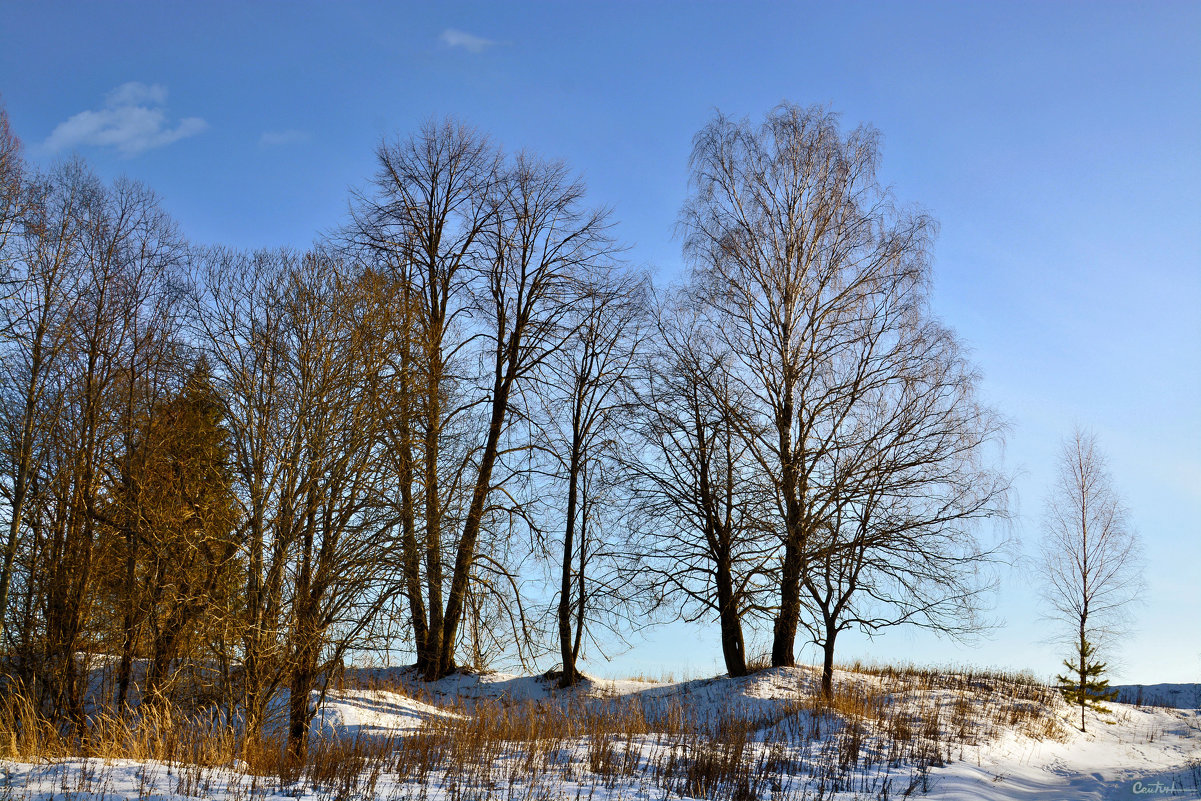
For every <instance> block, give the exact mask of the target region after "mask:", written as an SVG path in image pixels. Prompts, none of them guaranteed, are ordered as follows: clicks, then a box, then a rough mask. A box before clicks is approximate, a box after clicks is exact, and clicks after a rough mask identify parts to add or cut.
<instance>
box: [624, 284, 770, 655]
mask: <svg viewBox="0 0 1201 801" xmlns="http://www.w3.org/2000/svg"><path fill="white" fill-rule="evenodd" d="M657 333H658V340H657V343H656V344H657V346H658V348H659V351H660V352H658V353H655V354H653V356H652V357H651V358H650V359H649V360H648V361H647V364H646V374H645V376H644V377H643V379H642V385H641V387H640V390H639V391H640V401H641V403H640V406H639V411H638V416H637V422H636V424H635V425H636V431H637V437H638V438H639V439H640V440H641V445H640V447H637V448H635V449H634V450H633V452H632V454H631V458H630V459H629V460H628V461H627V473H628V476H629V477H630V480H631V483H632V487H631V492H632V493H633V499H634V508H635V510H636V513H637V515H638V516H639V518H641V525H640V528H641V529H642V530H643V531H644V532H645V534H646V536H647V537H648V539H649V542H648V544H647V545H646V546H645V547H644V549H643V550H645V551H646V552H647V553H648V554H654V556H653V557H651V558H649V559H648V564H647V568H646V570H647V577H648V578H649V579H650V580H651V581H652V582H653V583H654V585H655V586H656V588H657V589H656V592H657V594H658V596H659V597H660V598H661V599H662V600H663V601H664V602H671V603H674V604H675V605H676V606H678V608H679V609H680V613H681V614H682V615H683V617H684V619H686V620H689V621H694V620H698V619H700V618H701V617H702V616H706V615H710V614H714V615H716V616H717V619H718V622H719V625H720V629H721V644H722V655H723V658H724V659H725V664H726V670H727V672H728V673H729V674H730V675H731V676H741V675H744V674H745V673H746V672H747V655H746V645H745V640H744V636H743V618H744V617H745V616H747V615H749V614H761V613H763V612H765V611H766V609H765V607H764V606H763V594H764V592H765V590H766V589H768V587H769V586H770V582H769V579H770V578H771V573H770V567H769V561H770V560H771V558H772V555H773V550H774V549H773V545H772V542H771V539H772V538H771V524H770V517H769V512H770V509H771V495H772V492H771V485H770V483H767V482H764V480H763V476H762V474H761V473H760V472H759V470H758V465H757V464H756V461H755V459H754V457H753V455H752V453H751V449H750V447H749V446H748V445H747V444H746V440H745V438H744V437H743V436H742V433H743V432H744V431H745V430H746V428H747V425H748V424H747V422H746V421H745V420H744V419H742V417H741V409H742V408H743V401H742V396H741V395H740V394H739V389H738V387H737V385H736V384H735V383H734V382H733V381H732V380H731V379H730V375H729V366H730V360H731V358H732V357H731V355H730V354H729V353H727V352H724V351H723V350H722V348H721V347H720V343H719V342H717V341H715V338H714V337H713V335H712V331H710V330H708V329H707V328H706V327H705V326H703V325H701V324H700V321H698V319H697V317H696V314H695V308H694V307H693V306H692V304H691V303H690V302H689V301H688V300H687V299H686V298H679V299H676V302H674V303H670V304H668V305H667V308H666V309H664V310H663V311H662V312H661V313H660V317H659V320H658V330H657ZM656 557H657V558H656Z"/></svg>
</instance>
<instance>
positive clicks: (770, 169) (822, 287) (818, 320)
mask: <svg viewBox="0 0 1201 801" xmlns="http://www.w3.org/2000/svg"><path fill="white" fill-rule="evenodd" d="M878 141H879V134H878V133H877V132H876V131H875V130H874V129H871V128H867V127H861V128H858V129H855V130H853V131H851V132H850V133H849V134H847V135H845V136H844V135H843V134H842V133H841V132H840V130H839V127H838V121H837V118H836V116H835V115H833V114H831V113H829V112H828V111H826V110H825V109H822V108H818V107H812V108H800V107H798V106H794V105H791V104H787V103H786V104H782V105H780V106H778V107H777V108H775V109H774V110H772V111H771V112H770V113H769V114H768V115H767V117H766V118H765V120H764V121H763V123H762V124H761V125H759V126H757V127H755V126H752V125H751V124H750V123H749V122H746V121H742V122H738V121H734V120H731V119H729V118H727V117H725V116H722V115H720V114H719V115H718V116H717V117H716V118H715V119H714V120H713V121H712V122H711V123H710V124H709V125H708V126H706V127H705V128H704V129H703V130H702V131H701V132H700V133H699V134H697V136H696V138H695V140H694V143H693V152H692V160H691V164H692V184H693V194H692V196H691V198H690V199H689V200H688V202H687V204H686V205H685V207H684V212H683V227H684V230H685V234H686V239H685V252H686V253H687V254H688V255H689V257H690V258H691V260H692V263H693V273H694V286H695V290H694V292H695V293H696V294H697V296H698V298H700V299H701V300H702V301H703V303H704V304H705V305H706V306H707V308H708V314H709V315H710V317H711V319H712V326H713V329H714V330H715V331H716V332H717V335H718V336H720V337H721V338H722V340H723V341H724V342H725V344H726V346H727V348H728V350H729V352H730V354H731V355H732V356H733V357H734V358H735V359H736V360H737V361H736V363H733V364H731V368H732V369H731V377H732V380H734V381H736V382H738V384H739V385H740V395H741V396H742V401H743V402H744V403H745V404H747V406H746V410H747V416H748V418H749V419H750V422H751V425H750V426H749V427H748V429H747V431H746V437H747V441H748V443H749V444H750V446H751V447H752V452H753V454H754V456H755V458H756V459H757V460H758V462H759V463H760V469H761V471H762V472H763V474H764V475H766V476H770V477H771V480H772V481H773V483H774V486H775V492H776V493H777V497H778V508H779V520H778V525H777V526H776V528H777V530H778V531H779V532H780V550H781V556H780V560H779V570H778V578H779V602H778V608H777V612H776V617H775V623H774V639H773V644H772V664H773V665H777V666H779V665H792V664H794V660H795V654H794V645H795V640H796V635H797V627H798V625H799V621H800V614H801V591H802V580H803V577H804V576H805V574H806V572H807V571H808V569H809V560H810V558H811V555H812V551H813V549H814V548H815V543H814V539H815V537H816V536H817V532H819V531H820V530H822V526H824V525H825V524H826V521H827V519H828V518H829V516H830V514H831V512H832V510H833V506H834V504H835V499H836V497H837V492H836V490H837V489H838V484H839V482H840V477H839V476H840V471H839V469H838V464H837V461H836V457H835V455H834V454H835V451H836V449H837V444H838V441H839V439H840V437H842V436H843V433H844V426H843V423H844V421H845V420H846V418H847V415H848V414H849V413H850V412H851V411H852V410H853V409H854V408H855V404H854V403H853V402H850V400H851V399H853V398H855V397H857V396H858V395H860V394H861V392H860V382H861V381H862V379H863V375H864V372H865V364H864V362H863V358H864V357H866V358H867V359H868V360H869V361H875V360H878V359H879V358H880V357H879V356H878V353H877V351H875V350H873V349H870V348H864V342H863V337H864V336H865V335H870V333H872V332H879V331H881V330H884V331H886V330H887V327H886V326H885V327H884V328H880V327H878V326H876V327H872V326H867V327H865V326H864V325H863V324H862V322H863V320H864V319H865V318H869V317H872V316H878V319H880V320H882V321H887V320H899V319H901V318H902V315H901V314H899V313H898V307H899V306H901V305H904V304H907V303H912V302H913V299H914V298H915V296H916V295H918V294H920V290H921V288H922V287H923V286H924V285H925V283H926V282H927V279H928V274H929V263H928V262H929V259H928V250H929V245H930V242H931V240H932V238H933V234H934V223H933V221H932V220H931V219H930V218H929V217H927V216H926V215H925V214H922V213H920V212H918V211H912V210H905V209H901V208H898V207H897V206H896V204H895V203H894V202H893V199H892V196H891V194H890V192H889V191H888V190H887V189H886V188H885V187H883V186H882V185H881V184H880V182H879V179H878V177H877V164H878V161H879V154H878ZM734 368H737V369H734ZM869 372H870V371H869Z"/></svg>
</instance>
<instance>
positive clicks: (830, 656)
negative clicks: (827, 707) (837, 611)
mask: <svg viewBox="0 0 1201 801" xmlns="http://www.w3.org/2000/svg"><path fill="white" fill-rule="evenodd" d="M837 637H838V628H837V627H836V626H834V625H833V624H832V622H831V621H826V639H825V642H823V643H822V698H824V699H825V700H826V701H827V702H829V700H830V699H831V698H833V697H834V640H835V639H836V638H837Z"/></svg>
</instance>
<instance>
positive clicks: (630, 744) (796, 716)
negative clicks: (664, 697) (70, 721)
mask: <svg viewBox="0 0 1201 801" xmlns="http://www.w3.org/2000/svg"><path fill="white" fill-rule="evenodd" d="M782 675H783V674H782ZM788 675H792V674H788ZM795 676H796V691H795V693H793V694H791V695H790V697H788V698H787V699H782V700H781V701H780V702H779V703H777V704H775V705H774V706H771V707H770V711H768V712H762V711H761V712H760V713H758V714H755V715H750V714H747V713H746V712H745V710H743V709H740V708H737V707H734V706H731V707H730V708H729V709H727V710H725V711H724V712H723V713H721V714H719V715H718V716H717V718H716V719H714V718H713V717H712V715H710V714H708V713H707V711H706V710H698V709H697V708H696V707H695V706H689V704H688V703H687V702H682V701H681V700H679V699H677V700H674V701H669V702H666V703H664V702H662V701H661V700H657V701H656V702H655V703H648V702H647V699H645V698H639V697H638V696H631V697H621V698H615V697H584V696H579V695H573V696H556V697H555V698H554V700H548V701H537V702H524V703H505V702H502V701H499V700H493V701H476V702H474V703H472V704H471V705H470V707H468V706H467V705H466V704H463V703H459V704H451V705H447V704H442V705H441V706H440V710H441V714H439V715H435V716H433V717H432V718H431V719H429V720H428V721H427V722H426V723H425V724H424V725H423V726H422V727H421V728H420V729H418V730H416V731H413V732H404V733H377V734H371V735H359V736H351V737H341V738H333V739H320V738H314V739H313V741H312V743H311V745H310V748H309V750H308V753H307V754H306V757H305V759H304V760H303V761H297V760H294V759H289V758H288V756H287V754H286V751H285V749H284V748H283V743H282V742H280V741H279V740H275V739H270V738H268V739H264V740H256V741H253V742H248V741H245V740H244V739H242V738H240V737H238V736H237V734H236V729H235V728H234V727H231V726H229V725H226V723H225V722H224V721H223V720H221V719H219V718H218V717H216V716H213V715H209V714H205V713H203V712H193V713H188V714H185V713H184V712H183V711H181V710H179V709H178V708H172V707H167V706H159V707H151V708H146V709H142V710H138V711H137V712H136V713H135V714H128V715H124V716H121V715H115V714H99V715H95V716H93V717H92V718H90V719H89V721H88V726H87V727H86V730H85V731H83V732H82V733H80V732H76V731H73V730H71V729H63V728H59V727H57V726H55V725H54V724H53V723H51V722H50V721H48V720H46V719H44V718H43V717H42V716H41V715H40V714H39V711H38V709H37V707H36V705H34V704H33V703H32V702H31V701H30V700H29V699H28V698H27V697H26V696H24V695H23V694H21V693H19V692H15V691H12V690H10V691H9V692H8V693H7V694H6V695H5V696H3V697H2V698H0V756H3V757H4V758H7V759H10V760H18V761H39V760H47V759H67V758H74V759H76V760H78V759H83V760H85V762H84V763H83V764H85V765H86V764H89V763H87V760H93V763H91V764H93V765H95V764H96V762H95V761H97V760H98V761H99V762H100V763H101V764H102V763H103V762H104V761H105V760H111V759H117V758H122V759H134V760H140V761H145V762H147V763H148V764H151V763H153V764H157V765H163V766H166V770H167V773H168V774H169V775H170V776H171V777H172V781H174V782H175V783H176V788H175V789H178V791H179V792H181V793H183V794H186V795H191V796H201V797H203V796H205V795H206V794H207V793H206V789H210V790H211V788H212V787H213V786H215V783H220V782H224V785H223V786H224V787H226V792H227V794H230V795H231V798H239V797H241V795H239V794H241V793H243V792H245V793H246V796H245V797H246V798H251V797H253V796H254V795H255V793H261V792H264V791H267V790H270V789H272V788H274V789H275V790H278V791H281V792H282V791H284V790H285V789H287V791H288V792H295V791H300V790H304V791H311V792H313V793H314V794H316V795H317V797H318V798H320V799H327V800H328V801H334V800H335V799H351V798H388V799H401V798H412V799H424V798H427V797H429V794H430V792H431V790H430V788H435V787H437V788H440V789H441V791H442V792H443V793H445V795H446V797H449V798H451V799H462V800H463V801H466V799H489V798H495V799H502V798H503V799H505V800H506V801H519V800H520V799H530V800H531V801H532V800H533V799H539V798H556V797H561V796H562V795H563V794H567V795H571V796H577V795H578V796H579V797H592V796H594V795H595V794H596V793H597V792H599V791H601V790H612V789H614V788H624V789H622V790H621V791H620V792H622V794H624V795H632V794H642V795H645V796H654V797H660V796H662V797H668V796H671V795H680V796H689V797H697V798H709V799H728V801H747V800H748V799H752V798H766V797H772V798H778V799H785V800H786V799H801V798H824V797H827V796H828V795H829V794H830V793H836V792H846V793H851V794H854V795H859V796H862V797H865V798H878V797H895V796H899V795H905V794H909V793H913V792H915V791H917V790H920V789H922V788H923V787H926V786H928V782H929V771H930V769H931V768H934V767H937V766H940V765H942V764H945V763H946V762H947V761H950V760H952V759H954V758H956V756H959V757H962V756H963V753H964V751H965V749H968V748H970V747H972V746H977V745H981V744H983V743H986V742H988V741H989V740H991V739H992V738H994V737H996V736H997V735H998V734H999V733H1000V732H1002V731H1005V730H1010V729H1013V728H1015V727H1016V728H1018V729H1019V730H1021V731H1023V732H1024V733H1027V734H1029V735H1030V736H1034V737H1048V736H1061V732H1059V731H1058V730H1057V725H1058V718H1057V717H1056V715H1055V709H1056V708H1057V706H1056V705H1057V704H1059V703H1060V702H1059V699H1058V696H1057V694H1056V693H1055V692H1054V690H1053V689H1052V688H1049V687H1046V686H1045V685H1041V684H1039V683H1037V682H1034V681H1032V680H1030V679H1029V677H1025V676H1021V675H1014V674H1003V673H996V672H981V671H958V672H956V671H951V672H947V671H936V670H929V669H922V668H894V667H879V668H877V667H870V666H869V667H865V666H858V669H857V670H855V671H853V672H852V671H846V672H844V673H842V674H840V680H839V681H838V682H837V683H836V685H835V691H834V693H833V695H832V696H831V697H829V698H826V697H824V696H822V695H821V694H820V692H819V691H818V690H817V687H816V685H815V683H814V682H813V681H812V678H813V677H812V675H811V674H808V673H806V672H805V671H796V672H795ZM376 689H383V688H382V687H377V688H376ZM388 689H390V690H391V691H393V692H396V691H401V690H403V689H404V688H402V687H390V688H388ZM410 694H411V693H410ZM679 698H680V699H683V698H686V696H683V695H681V696H680V697H679ZM425 702H426V703H434V702H435V699H434V698H432V697H431V696H430V695H429V694H428V693H427V694H426V699H425ZM78 774H79V775H77V776H76V778H75V779H73V780H72V781H73V782H74V783H75V785H76V786H79V787H83V786H85V785H86V786H87V787H92V788H93V789H95V788H97V787H100V788H101V789H102V788H103V786H104V778H103V776H104V775H105V774H104V772H103V769H100V770H99V771H98V772H97V769H95V768H93V774H94V775H91V776H90V778H89V774H88V773H87V770H80V771H79V772H78ZM64 781H66V780H65V779H64ZM110 784H111V776H110ZM148 786H149V785H148ZM230 788H232V789H230ZM627 790H628V791H627ZM184 791H187V792H184Z"/></svg>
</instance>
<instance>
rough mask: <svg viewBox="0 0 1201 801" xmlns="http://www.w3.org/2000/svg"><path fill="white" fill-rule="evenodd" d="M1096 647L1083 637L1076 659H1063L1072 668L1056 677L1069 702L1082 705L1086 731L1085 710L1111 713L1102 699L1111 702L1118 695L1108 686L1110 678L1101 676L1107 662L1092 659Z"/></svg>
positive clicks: (1081, 722) (1081, 709)
mask: <svg viewBox="0 0 1201 801" xmlns="http://www.w3.org/2000/svg"><path fill="white" fill-rule="evenodd" d="M1095 652H1096V647H1095V646H1094V645H1093V644H1092V643H1090V642H1089V641H1088V640H1087V639H1085V638H1084V637H1083V636H1082V637H1081V638H1080V642H1079V644H1078V645H1077V647H1076V653H1075V655H1074V657H1073V659H1074V660H1075V661H1073V660H1068V659H1065V660H1063V664H1064V667H1066V668H1067V669H1068V671H1070V672H1069V673H1067V674H1066V675H1062V676H1056V677H1055V680H1056V681H1057V682H1059V690H1060V692H1062V693H1063V697H1064V698H1066V699H1067V702H1068V703H1069V704H1073V705H1075V704H1078V705H1079V706H1080V731H1084V730H1085V728H1084V711H1085V710H1086V709H1095V710H1096V711H1098V712H1108V711H1109V710H1108V709H1106V708H1105V707H1104V706H1103V705H1102V704H1101V702H1102V701H1112V700H1114V699H1115V698H1117V697H1118V691H1117V690H1111V689H1109V679H1103V678H1101V675H1102V674H1103V673H1104V672H1105V663H1104V662H1098V661H1096V660H1095V659H1093V656H1094V654H1095Z"/></svg>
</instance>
